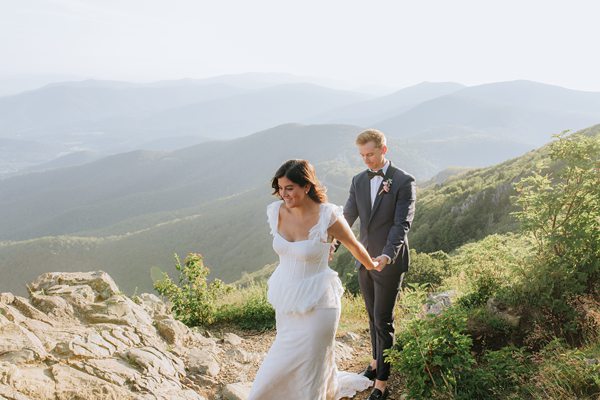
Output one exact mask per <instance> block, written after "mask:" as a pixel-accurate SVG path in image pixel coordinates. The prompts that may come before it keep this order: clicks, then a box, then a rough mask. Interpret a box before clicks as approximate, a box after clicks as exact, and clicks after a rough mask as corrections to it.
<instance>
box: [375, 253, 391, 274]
mask: <svg viewBox="0 0 600 400" xmlns="http://www.w3.org/2000/svg"><path fill="white" fill-rule="evenodd" d="M373 261H375V262H377V263H378V264H379V265H377V267H375V269H376V270H377V271H379V272H381V271H382V270H383V269H384V268H385V266H386V265H387V264H388V261H389V259H388V258H387V256H385V255H381V256H379V257H375V258H374V259H373Z"/></svg>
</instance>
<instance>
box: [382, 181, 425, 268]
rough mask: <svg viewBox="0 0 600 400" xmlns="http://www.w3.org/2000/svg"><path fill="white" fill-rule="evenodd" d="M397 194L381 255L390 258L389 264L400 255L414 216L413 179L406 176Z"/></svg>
mask: <svg viewBox="0 0 600 400" xmlns="http://www.w3.org/2000/svg"><path fill="white" fill-rule="evenodd" d="M406 178H407V179H405V181H404V182H402V187H401V188H400V190H399V192H398V199H397V200H396V210H395V212H394V224H393V225H392V227H391V229H390V232H389V233H388V237H387V242H386V244H385V247H384V248H383V255H386V256H388V257H389V258H390V260H391V261H390V263H392V264H393V263H395V262H396V258H397V257H398V255H399V254H400V249H401V248H402V245H403V244H404V242H405V241H406V235H407V234H408V231H409V230H410V225H411V223H412V221H413V218H414V216H415V200H416V199H417V189H416V184H415V178H413V177H412V176H410V175H408V176H407V177H406Z"/></svg>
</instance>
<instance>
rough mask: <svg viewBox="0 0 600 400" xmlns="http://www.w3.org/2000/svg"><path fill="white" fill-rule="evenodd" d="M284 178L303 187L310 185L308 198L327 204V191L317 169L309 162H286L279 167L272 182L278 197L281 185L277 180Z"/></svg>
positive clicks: (274, 192)
mask: <svg viewBox="0 0 600 400" xmlns="http://www.w3.org/2000/svg"><path fill="white" fill-rule="evenodd" d="M284 176H285V177H286V178H288V179H289V180H290V181H292V182H294V183H295V184H297V185H300V186H302V187H304V186H306V185H310V189H309V191H308V197H310V198H311V199H312V200H314V201H315V202H317V203H326V202H327V195H326V194H325V192H326V189H325V187H324V186H323V185H321V182H319V179H317V174H316V173H315V167H313V166H312V164H311V163H309V162H308V161H306V160H288V161H286V162H284V163H283V165H282V166H281V167H279V169H278V170H277V172H275V176H274V177H273V179H272V181H271V187H273V194H274V195H276V196H279V184H278V182H277V180H278V179H279V178H281V177H284ZM279 197H280V196H279Z"/></svg>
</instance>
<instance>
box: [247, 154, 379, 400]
mask: <svg viewBox="0 0 600 400" xmlns="http://www.w3.org/2000/svg"><path fill="white" fill-rule="evenodd" d="M272 187H273V190H274V191H273V194H274V195H277V196H278V197H279V198H280V199H281V200H279V201H275V202H273V203H271V204H270V205H269V206H268V207H267V219H268V222H269V225H270V228H271V234H272V235H273V249H274V250H275V252H276V253H277V254H278V255H279V265H278V266H277V268H276V269H275V271H274V272H273V274H272V275H271V277H270V278H269V281H268V299H269V302H270V303H271V304H272V305H273V307H274V308H275V318H276V328H277V335H276V337H275V341H274V342H273V345H272V346H271V349H270V350H269V352H268V354H267V356H266V358H265V360H264V361H263V363H262V365H261V366H260V369H259V370H258V373H257V375H256V379H255V380H254V384H253V386H252V390H251V392H250V396H249V400H259V399H260V400H268V399H286V400H291V399H293V400H337V399H340V398H342V397H351V396H354V394H355V393H356V392H357V391H362V390H365V389H367V388H368V387H369V386H370V385H371V381H370V380H369V379H368V378H366V377H364V376H362V375H359V374H353V373H348V372H338V371H337V367H336V365H335V354H334V351H335V332H336V329H337V326H338V322H339V318H340V306H341V296H342V292H343V288H342V284H341V282H340V280H339V278H338V276H337V273H336V272H335V271H333V270H332V269H330V268H329V266H328V265H327V262H328V258H329V247H330V242H331V239H332V238H336V239H337V240H339V241H340V242H342V244H343V245H344V246H346V247H347V248H348V250H350V252H351V253H352V255H353V256H354V257H356V258H357V259H358V260H359V261H360V262H361V263H362V265H364V266H365V267H366V268H367V269H378V268H379V266H378V265H377V263H374V262H373V261H372V260H371V257H370V256H369V254H368V253H367V251H366V250H365V248H364V247H363V246H362V244H360V242H358V240H356V237H355V236H354V234H353V233H352V230H351V229H350V227H349V226H348V224H347V223H346V220H345V219H344V217H343V214H342V208H341V207H338V206H335V205H333V204H330V203H327V196H326V195H325V190H324V188H323V187H322V186H321V184H320V183H319V181H318V179H317V177H316V174H315V170H314V167H313V166H312V165H311V164H310V163H309V162H307V161H305V160H289V161H287V162H285V163H284V164H283V165H282V166H281V167H280V168H279V169H278V170H277V172H276V173H275V176H274V177H273V180H272Z"/></svg>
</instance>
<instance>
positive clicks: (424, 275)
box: [405, 249, 450, 287]
mask: <svg viewBox="0 0 600 400" xmlns="http://www.w3.org/2000/svg"><path fill="white" fill-rule="evenodd" d="M449 275H450V257H448V255H447V254H446V253H444V252H443V251H436V252H433V253H417V252H416V251H415V250H413V249H411V250H410V270H409V271H408V273H407V274H406V278H405V282H406V283H407V284H410V283H418V284H429V285H431V286H432V287H437V286H439V285H440V284H441V283H442V281H443V280H444V279H445V278H447V277H448V276H449Z"/></svg>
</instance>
